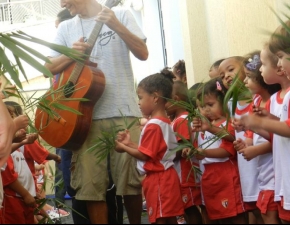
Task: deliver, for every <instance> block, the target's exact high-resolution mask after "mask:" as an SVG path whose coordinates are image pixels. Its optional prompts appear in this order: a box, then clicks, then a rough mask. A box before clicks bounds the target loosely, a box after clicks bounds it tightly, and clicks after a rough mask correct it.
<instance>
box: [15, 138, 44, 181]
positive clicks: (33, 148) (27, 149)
mask: <svg viewBox="0 0 290 225" xmlns="http://www.w3.org/2000/svg"><path fill="white" fill-rule="evenodd" d="M19 150H20V151H21V152H22V153H23V155H24V157H25V160H26V162H27V164H28V166H29V168H30V171H31V173H32V174H33V176H34V177H35V165H34V164H35V162H37V163H38V164H42V163H43V162H45V161H46V158H47V156H48V155H49V151H48V150H47V149H45V148H44V147H42V146H41V145H40V144H39V142H38V141H35V142H34V143H32V144H28V145H24V146H22V147H21V148H19ZM35 180H36V178H35Z"/></svg>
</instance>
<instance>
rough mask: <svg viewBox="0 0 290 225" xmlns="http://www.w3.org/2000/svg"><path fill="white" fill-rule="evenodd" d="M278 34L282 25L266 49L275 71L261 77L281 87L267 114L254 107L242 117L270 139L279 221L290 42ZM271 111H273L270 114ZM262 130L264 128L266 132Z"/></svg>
mask: <svg viewBox="0 0 290 225" xmlns="http://www.w3.org/2000/svg"><path fill="white" fill-rule="evenodd" d="M286 25H287V26H290V21H287V22H286ZM280 35H281V36H283V37H285V38H289V33H288V32H287V30H286V29H285V28H284V26H282V25H281V26H279V27H278V28H277V29H276V31H275V35H273V36H272V37H271V39H270V42H269V49H270V50H271V52H272V53H274V54H275V55H276V56H278V59H279V60H278V64H277V65H278V72H277V73H275V74H272V76H270V77H264V79H265V82H267V81H272V82H275V83H279V84H280V85H281V91H280V92H278V93H277V94H276V95H273V96H272V97H271V100H270V102H269V107H268V109H270V113H271V114H266V113H265V112H264V111H263V110H261V109H254V111H255V112H257V114H253V115H249V116H247V117H245V118H243V122H244V123H245V125H246V126H247V127H249V129H252V130H254V131H255V132H258V133H263V135H264V136H265V137H267V138H268V139H272V140H273V160H274V175H275V201H276V202H277V203H278V211H279V217H280V219H281V220H282V222H283V223H290V189H289V187H290V180H289V176H290V167H289V161H290V152H289V144H290V126H289V125H290V122H289V118H290V113H289V101H290V89H289V88H290V80H289V79H290V61H289V57H290V52H289V48H290V45H289V42H285V41H284V38H279V37H277V36H280ZM275 101H276V104H275ZM277 103H278V104H277ZM273 112H276V114H274V115H273ZM260 115H263V116H260ZM275 116H276V117H275ZM265 132H268V135H267V134H265ZM271 134H273V137H271Z"/></svg>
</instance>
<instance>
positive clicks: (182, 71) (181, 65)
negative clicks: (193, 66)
mask: <svg viewBox="0 0 290 225" xmlns="http://www.w3.org/2000/svg"><path fill="white" fill-rule="evenodd" d="M173 69H174V70H176V72H177V73H178V74H179V76H180V77H183V76H185V75H186V68H185V62H184V60H178V62H177V63H175V65H174V66H173Z"/></svg>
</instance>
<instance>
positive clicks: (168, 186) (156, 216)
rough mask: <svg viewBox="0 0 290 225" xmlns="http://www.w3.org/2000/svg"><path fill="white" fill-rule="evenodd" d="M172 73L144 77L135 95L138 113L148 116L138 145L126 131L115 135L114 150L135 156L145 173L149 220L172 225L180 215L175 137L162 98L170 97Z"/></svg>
mask: <svg viewBox="0 0 290 225" xmlns="http://www.w3.org/2000/svg"><path fill="white" fill-rule="evenodd" d="M173 78H174V76H173V75H171V74H165V73H164V72H161V73H157V74H153V75H150V76H148V77H146V78H144V79H143V80H142V81H141V82H140V83H139V85H138V89H137V94H138V98H139V107H140V109H141V112H142V114H143V115H144V116H146V117H147V118H150V119H149V121H148V122H147V123H146V125H145V126H144V128H143V129H142V132H141V136H140V141H139V145H138V144H137V143H133V142H132V141H131V139H130V132H129V131H128V130H127V131H125V132H121V133H119V134H118V137H117V140H116V151H118V152H127V153H128V154H130V155H132V156H133V157H135V158H136V159H138V165H137V167H138V170H139V172H140V173H141V174H146V176H145V178H144V180H143V182H142V186H143V190H144V195H145V199H146V204H147V212H148V216H149V221H150V222H151V223H157V224H161V223H162V224H165V223H168V224H176V223H177V221H176V216H179V215H183V214H184V210H183V203H182V200H181V190H180V182H179V178H178V175H177V172H176V171H175V169H174V162H173V160H174V158H175V154H172V153H173V152H172V150H173V149H174V148H176V147H177V140H176V136H175V134H174V132H173V130H172V128H171V126H170V120H169V119H168V117H167V115H166V111H165V104H166V99H169V98H171V95H172V84H173Z"/></svg>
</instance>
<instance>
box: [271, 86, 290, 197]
mask: <svg viewBox="0 0 290 225" xmlns="http://www.w3.org/2000/svg"><path fill="white" fill-rule="evenodd" d="M280 94H281V91H279V92H277V93H275V94H273V95H272V96H271V98H270V99H269V101H268V102H267V104H266V109H267V110H268V111H269V112H270V113H271V114H273V115H274V116H276V117H278V118H280V120H281V115H282V112H283V110H284V109H283V108H284V106H283V98H281V97H280ZM285 103H286V102H285ZM285 105H286V104H285ZM286 107H287V106H286ZM283 118H284V119H283V120H284V121H285V120H287V119H286V118H285V115H284V116H283ZM271 135H272V134H271ZM271 139H272V143H273V145H272V146H273V166H274V174H275V198H274V200H275V201H276V202H279V201H281V195H280V191H281V189H282V161H284V160H283V159H281V150H282V147H283V146H284V145H283V141H282V140H281V137H279V135H276V134H273V135H272V138H271ZM283 140H284V139H283ZM288 148H289V146H287V147H286V149H288ZM286 149H285V150H286Z"/></svg>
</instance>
